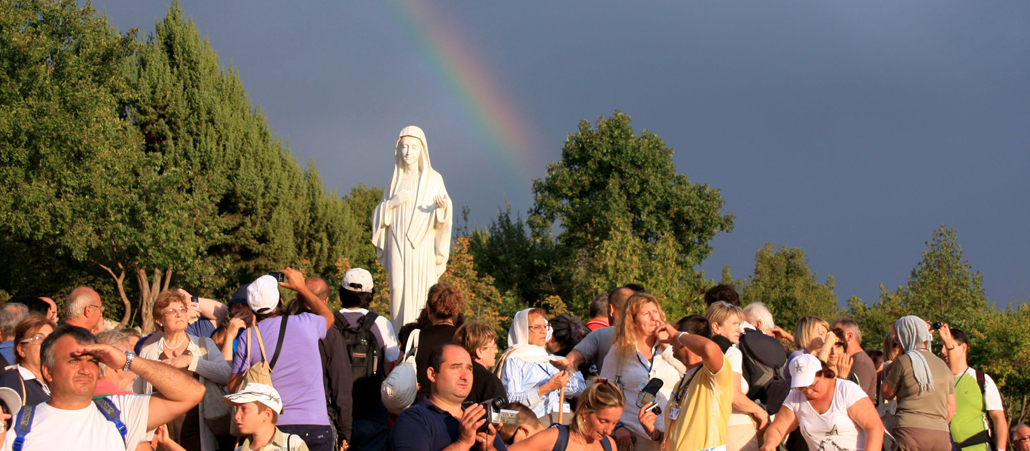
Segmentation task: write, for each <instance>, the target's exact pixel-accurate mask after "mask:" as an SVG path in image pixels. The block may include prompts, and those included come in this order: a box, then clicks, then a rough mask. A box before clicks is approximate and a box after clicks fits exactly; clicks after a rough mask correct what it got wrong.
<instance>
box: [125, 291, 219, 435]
mask: <svg viewBox="0 0 1030 451" xmlns="http://www.w3.org/2000/svg"><path fill="white" fill-rule="evenodd" d="M189 301H190V300H189V298H187V297H186V296H185V295H184V294H183V292H182V291H181V290H165V291H162V292H161V294H159V295H158V296H157V300H156V301H154V323H155V325H156V326H157V328H158V329H159V330H161V332H163V335H162V336H161V338H159V339H158V340H157V341H156V342H153V343H149V344H147V345H145V346H143V349H142V350H141V352H140V357H142V358H145V359H150V360H160V361H162V362H164V363H167V364H169V365H171V366H173V367H176V368H180V369H182V370H183V371H185V372H186V373H187V374H190V375H191V376H193V377H196V378H197V379H198V380H200V382H201V383H204V382H206V381H211V382H213V383H215V384H218V385H225V384H228V383H229V373H230V372H231V369H230V367H229V363H228V362H226V360H225V357H224V356H223V355H222V352H221V350H220V349H218V345H216V344H215V342H214V341H212V340H211V339H210V338H208V337H195V336H191V335H188V334H187V333H186V326H188V325H189V323H188V321H187V318H188V314H189V305H188V304H189ZM134 391H135V392H136V393H151V392H153V391H154V388H153V386H152V385H150V383H148V382H146V381H144V380H143V379H137V381H136V384H135V390H134ZM203 409H204V404H203V403H201V404H199V405H197V406H196V407H194V408H193V409H190V411H189V412H186V414H184V415H183V416H180V417H179V418H177V419H175V420H173V421H172V422H170V423H168V430H169V434H170V435H171V437H172V439H173V440H174V441H175V442H176V443H178V444H180V445H182V447H183V448H185V449H187V450H190V451H194V450H196V451H200V450H211V449H218V439H217V438H216V437H215V435H214V433H213V432H211V428H210V427H208V425H207V422H206V421H204V412H203Z"/></svg>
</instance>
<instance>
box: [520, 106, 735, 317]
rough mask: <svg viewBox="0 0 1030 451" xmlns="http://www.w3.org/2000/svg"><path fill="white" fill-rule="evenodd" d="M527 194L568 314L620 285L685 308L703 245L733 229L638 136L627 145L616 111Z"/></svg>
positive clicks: (665, 151) (577, 140) (576, 140)
mask: <svg viewBox="0 0 1030 451" xmlns="http://www.w3.org/2000/svg"><path fill="white" fill-rule="evenodd" d="M533 193H534V195H535V201H534V205H533V208H532V210H531V211H530V216H529V220H528V224H529V226H530V228H531V230H532V234H533V235H532V236H533V238H534V239H535V240H539V241H553V242H554V246H555V252H554V255H552V256H551V258H550V264H551V266H552V268H554V271H553V272H552V273H551V275H550V277H551V279H552V280H554V281H555V282H556V283H555V284H554V285H555V289H556V294H558V295H559V296H561V297H562V298H564V299H571V300H572V301H573V302H572V305H573V306H574V308H575V310H576V311H583V310H584V309H585V306H586V305H587V303H588V302H589V299H590V298H591V297H592V296H593V295H594V293H596V292H597V291H607V290H610V289H611V288H613V287H615V286H618V285H622V284H625V283H629V282H644V283H648V282H650V283H651V284H652V285H654V286H650V287H648V288H649V289H651V291H652V292H653V293H655V294H656V295H659V296H660V297H666V298H669V299H671V301H670V302H671V303H674V304H675V303H684V302H688V301H689V299H691V298H692V297H696V296H693V293H695V292H697V291H699V290H700V286H701V285H703V284H702V283H700V276H699V275H698V274H697V272H696V270H695V268H696V267H697V266H698V265H699V264H700V263H701V261H702V260H704V258H705V257H707V256H708V255H709V254H710V253H711V250H712V249H711V244H710V242H711V239H712V238H713V237H714V236H715V235H716V234H717V233H719V232H728V231H730V230H731V229H732V227H733V216H732V215H729V214H723V213H722V209H723V199H722V196H721V195H720V194H719V191H718V190H717V189H713V188H711V187H709V186H708V185H704V184H692V183H690V180H689V179H688V178H687V176H686V175H683V174H679V173H677V172H676V168H675V165H674V164H673V162H672V149H670V148H668V147H666V146H665V144H664V143H663V142H662V140H661V138H659V137H658V135H655V134H653V133H650V132H648V131H647V130H644V131H643V132H642V133H640V134H639V135H637V134H636V132H634V131H633V129H632V127H630V117H629V116H628V115H626V114H623V113H621V112H619V111H616V112H615V114H614V115H613V116H612V117H611V118H598V120H597V123H596V127H595V128H591V125H590V123H589V122H587V121H581V122H580V124H579V131H578V132H577V133H575V134H572V135H569V137H568V138H567V139H566V141H565V144H564V146H563V147H562V159H561V161H559V162H557V163H551V164H549V165H548V167H547V175H546V177H545V178H544V179H543V180H536V181H534V183H533ZM556 224H557V226H558V232H557V235H556V236H555V235H554V234H553V226H554V225H556ZM623 269H629V270H630V271H629V272H624V271H623ZM641 278H643V279H641ZM644 279H646V280H644Z"/></svg>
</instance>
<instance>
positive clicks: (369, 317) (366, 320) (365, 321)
mask: <svg viewBox="0 0 1030 451" xmlns="http://www.w3.org/2000/svg"><path fill="white" fill-rule="evenodd" d="M376 318H379V314H378V313H376V312H368V313H366V314H365V316H362V317H361V319H359V320H358V327H360V328H362V329H365V330H367V331H370V330H372V326H375V325H376Z"/></svg>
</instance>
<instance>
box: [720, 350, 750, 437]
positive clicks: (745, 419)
mask: <svg viewBox="0 0 1030 451" xmlns="http://www.w3.org/2000/svg"><path fill="white" fill-rule="evenodd" d="M726 358H727V359H728V360H729V361H730V369H731V370H733V372H734V373H737V375H739V376H740V392H741V393H743V394H745V395H746V394H747V391H748V390H749V389H750V386H749V385H748V383H747V380H746V379H744V376H743V375H744V354H741V353H740V349H737V346H736V345H734V346H730V348H729V349H727V350H726ZM729 424H730V426H738V425H741V424H751V425H753V424H754V423H753V422H752V421H751V415H748V414H746V413H744V411H743V410H737V408H736V407H734V408H733V413H731V414H730V423H729Z"/></svg>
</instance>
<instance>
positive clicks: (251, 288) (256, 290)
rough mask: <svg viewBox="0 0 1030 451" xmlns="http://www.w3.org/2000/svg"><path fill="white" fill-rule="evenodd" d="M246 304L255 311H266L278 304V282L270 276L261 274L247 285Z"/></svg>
mask: <svg viewBox="0 0 1030 451" xmlns="http://www.w3.org/2000/svg"><path fill="white" fill-rule="evenodd" d="M247 305H249V306H250V309H251V310H253V311H254V312H255V313H268V312H271V311H272V310H273V309H275V306H277V305H279V282H278V281H276V280H275V277H272V276H268V275H265V276H261V277H258V278H257V280H255V281H253V282H251V283H250V285H247Z"/></svg>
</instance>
